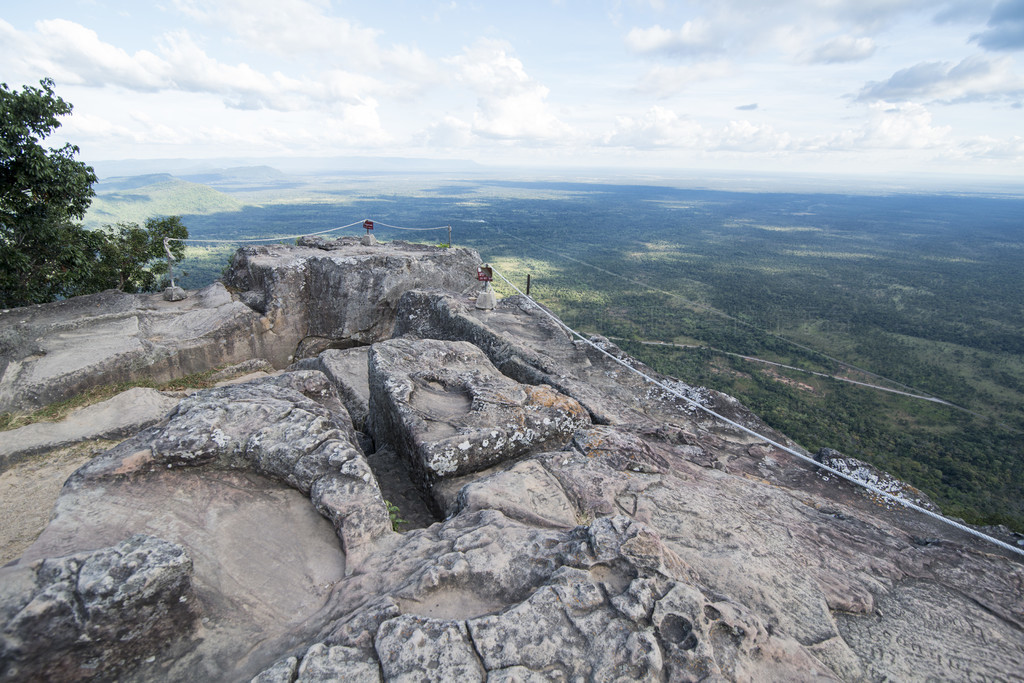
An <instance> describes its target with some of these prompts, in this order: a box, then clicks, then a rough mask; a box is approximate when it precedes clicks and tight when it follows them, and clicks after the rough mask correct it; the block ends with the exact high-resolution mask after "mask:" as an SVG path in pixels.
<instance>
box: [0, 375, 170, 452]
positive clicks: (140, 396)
mask: <svg viewBox="0 0 1024 683" xmlns="http://www.w3.org/2000/svg"><path fill="white" fill-rule="evenodd" d="M178 400H179V399H178V398H175V397H172V396H167V395H166V394H162V393H161V392H159V391H157V390H156V389H148V388H143V387H135V388H133V389H129V390H128V391H123V392H121V393H120V394H118V395H117V396H114V397H113V398H111V399H108V400H106V401H102V402H100V403H96V404H94V405H91V406H86V407H85V408H81V409H79V410H76V411H75V412H73V413H71V414H70V415H68V416H67V417H66V418H65V419H63V420H61V421H59V422H37V423H34V424H30V425H26V426H24V427H19V428H18V429H12V430H9V431H6V432H2V433H0V472H3V471H4V470H6V469H7V467H8V466H10V465H11V464H12V463H14V462H17V461H18V460H21V459H22V458H24V457H26V456H29V455H32V454H35V453H41V452H43V451H50V450H53V449H55V448H62V447H64V446H69V445H71V444H75V443H78V442H81V441H91V440H94V439H116V438H121V437H125V436H129V435H131V434H133V433H135V432H137V431H139V430H141V429H144V428H146V427H149V426H151V425H154V424H156V423H157V422H159V421H161V420H162V419H164V417H165V416H166V415H167V413H169V412H171V410H173V409H174V408H175V406H177V405H178Z"/></svg>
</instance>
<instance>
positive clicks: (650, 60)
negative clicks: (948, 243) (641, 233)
mask: <svg viewBox="0 0 1024 683" xmlns="http://www.w3.org/2000/svg"><path fill="white" fill-rule="evenodd" d="M6 4H7V7H6V8H5V9H3V10H2V11H0V64H3V69H2V73H0V78H2V79H3V80H4V81H5V82H7V83H8V85H10V86H15V87H20V86H21V85H23V84H31V83H37V82H38V81H39V79H40V78H42V77H51V78H53V79H54V80H55V81H56V83H57V92H58V94H59V95H61V96H62V97H64V98H65V99H66V100H68V101H69V102H71V103H72V104H74V106H75V111H74V114H73V115H72V116H70V117H68V118H67V119H65V122H64V126H63V127H62V128H61V129H60V140H61V141H63V140H64V139H67V140H70V141H72V142H74V143H75V144H78V145H79V146H80V147H81V149H82V157H83V158H84V159H85V160H87V161H90V160H94V161H98V160H104V159H122V158H181V157H185V158H209V157H224V156H235V157H237V156H252V157H259V156H342V155H352V154H356V155H373V156H403V157H433V158H452V159H468V160H473V161H477V162H480V163H484V164H513V165H537V166H555V165H557V166H582V167H586V166H593V167H596V166H601V167H618V168H624V169H628V168H689V169H700V168H709V169H710V168H714V169H728V168H735V169H754V170H768V171H770V170H779V171H810V172H876V171H886V172H890V173H905V174H914V173H920V172H950V173H958V174H960V173H962V174H972V175H997V176H1015V175H1016V176H1024V0H771V1H768V0H706V1H705V0H689V1H682V2H679V1H674V0H617V1H613V0H517V2H507V1H501V2H499V1H490V0H488V1H486V2H485V1H484V0H444V1H435V0H416V1H414V0H372V1H367V0H362V1H361V2H349V1H345V0H157V1H156V2H137V1H135V0H132V1H122V2H115V1H106V0H66V1H64V2H51V1H49V0H37V1H33V2H20V3H6ZM14 5H17V6H14Z"/></svg>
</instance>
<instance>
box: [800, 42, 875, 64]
mask: <svg viewBox="0 0 1024 683" xmlns="http://www.w3.org/2000/svg"><path fill="white" fill-rule="evenodd" d="M876 49H877V46H876V45H875V41H873V40H872V39H871V38H865V37H861V38H854V37H853V36H839V37H838V38H833V39H832V40H829V41H827V42H825V43H823V44H822V45H819V46H818V47H817V48H816V49H815V50H814V52H812V53H811V55H810V57H809V59H808V61H810V62H811V63H814V64H836V63H840V62H859V61H861V60H863V59H867V58H868V57H870V56H871V55H873V54H875V50H876Z"/></svg>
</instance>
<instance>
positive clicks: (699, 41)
mask: <svg viewBox="0 0 1024 683" xmlns="http://www.w3.org/2000/svg"><path fill="white" fill-rule="evenodd" d="M626 45H627V46H628V47H629V49H631V50H633V51H634V52H639V53H651V52H662V53H668V54H679V55H698V54H705V53H708V52H718V51H720V50H721V49H722V45H721V39H720V38H719V36H717V35H716V32H715V31H713V30H712V26H711V23H710V22H708V21H706V20H704V19H696V20H693V21H687V22H686V23H684V24H683V25H682V26H681V27H680V28H678V29H675V30H672V29H666V28H662V27H661V26H652V27H651V28H633V29H631V30H630V32H629V33H628V34H626Z"/></svg>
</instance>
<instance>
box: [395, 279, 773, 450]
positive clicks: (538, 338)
mask: <svg viewBox="0 0 1024 683" xmlns="http://www.w3.org/2000/svg"><path fill="white" fill-rule="evenodd" d="M395 321H396V322H395V335H396V336H398V335H406V336H415V337H420V338H424V339H446V340H456V341H458V340H464V341H469V342H471V343H473V344H474V345H476V346H477V347H479V348H480V349H481V350H482V351H483V352H484V353H485V354H487V357H488V358H489V359H490V360H491V362H492V363H493V364H494V365H495V367H497V368H498V369H499V370H500V371H501V372H502V373H503V374H505V375H507V376H509V377H511V378H513V379H515V380H517V381H519V382H523V383H525V384H535V385H536V384H544V385H548V386H551V387H553V388H555V389H557V390H558V391H559V392H561V393H563V394H565V395H567V396H570V397H572V398H574V399H576V400H577V401H579V402H580V403H581V404H582V405H583V406H584V407H585V408H586V409H587V411H588V412H589V413H590V416H591V418H592V420H593V421H594V422H595V423H597V424H611V425H618V424H647V425H650V426H658V425H665V424H668V425H675V426H678V427H681V428H683V429H687V430H690V431H693V430H695V429H704V430H713V431H715V432H722V433H726V434H732V433H734V432H736V431H737V430H736V429H735V428H734V427H730V426H728V425H726V424H724V423H721V422H719V421H717V420H714V419H710V418H709V417H708V416H707V415H706V414H705V413H703V412H701V411H700V410H699V409H698V408H697V407H696V406H695V405H694V404H700V405H703V406H706V407H708V408H712V409H714V410H715V411H716V412H718V413H720V414H723V415H725V416H726V417H729V418H732V419H734V420H736V421H737V422H739V423H741V424H744V425H746V426H752V427H756V428H758V429H759V430H762V432H763V433H766V434H771V435H774V436H775V437H777V438H778V440H780V441H786V439H785V437H784V436H782V435H780V434H777V433H775V432H773V431H772V430H771V429H770V428H769V427H768V426H767V425H765V424H764V423H763V422H761V420H760V419H758V418H757V416H756V415H754V414H753V413H751V412H750V411H749V410H747V409H746V408H744V407H743V406H742V405H741V404H740V403H739V402H738V401H737V400H736V399H734V398H732V397H731V396H728V395H726V394H722V393H720V392H717V391H711V390H709V389H706V388H704V387H693V386H690V385H688V384H686V383H684V382H681V381H679V380H678V379H675V378H672V377H667V376H665V375H660V374H658V373H656V372H654V371H653V370H652V369H650V368H648V367H646V366H645V365H644V364H643V363H640V362H639V361H637V360H636V359H634V358H630V357H628V356H627V355H626V354H625V353H623V352H622V351H621V350H620V349H619V348H618V347H617V346H615V345H614V344H613V343H611V342H610V341H608V340H607V339H604V338H600V337H598V338H595V339H594V340H592V341H593V342H594V344H595V345H596V346H597V347H598V348H594V346H591V345H590V344H588V343H586V342H584V341H581V340H578V339H575V338H574V337H573V336H572V335H570V334H569V333H568V332H567V331H566V330H565V328H564V327H562V326H561V325H560V324H559V323H557V322H555V320H554V319H552V316H551V315H550V314H549V313H548V312H546V311H545V310H544V309H542V308H541V307H540V306H538V305H537V304H536V303H534V302H533V301H532V300H530V299H527V298H525V297H522V296H512V297H508V298H506V299H503V300H501V301H500V302H499V303H498V304H497V305H496V306H495V308H494V309H493V310H479V309H477V308H476V307H475V306H474V305H473V304H472V302H471V301H470V299H469V297H468V296H461V295H456V294H454V293H451V292H448V293H444V292H428V291H418V290H417V291H410V292H408V293H407V294H405V295H404V296H403V297H402V300H401V301H400V302H399V307H398V311H397V313H396V316H395ZM599 349H601V350H603V351H605V352H607V355H606V353H602V351H601V350H599ZM609 356H612V357H614V358H617V359H620V360H622V364H620V363H618V362H616V361H615V360H613V359H612V358H611V357H609ZM624 365H625V366H628V367H632V368H635V369H638V370H641V371H643V372H644V373H645V374H647V375H648V376H650V377H653V378H655V379H658V380H660V381H661V382H662V383H663V384H665V385H666V386H669V387H671V388H672V389H673V391H675V392H677V393H679V394H682V395H683V396H685V397H686V398H687V399H689V401H686V400H683V399H680V398H678V397H677V396H675V395H673V394H671V393H669V392H667V391H665V390H664V389H662V388H660V387H657V386H654V385H652V384H650V383H648V382H647V381H645V380H644V379H643V378H641V377H640V376H638V375H636V374H634V373H632V372H630V371H629V369H628V367H624Z"/></svg>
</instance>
